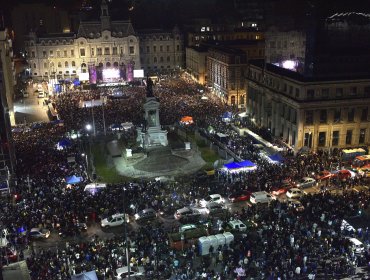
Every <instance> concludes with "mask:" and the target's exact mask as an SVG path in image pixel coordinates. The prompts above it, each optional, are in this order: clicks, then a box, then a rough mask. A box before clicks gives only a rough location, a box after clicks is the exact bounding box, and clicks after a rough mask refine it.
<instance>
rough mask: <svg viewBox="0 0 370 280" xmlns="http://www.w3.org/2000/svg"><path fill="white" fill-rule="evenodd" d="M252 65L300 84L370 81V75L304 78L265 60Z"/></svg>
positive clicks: (258, 60)
mask: <svg viewBox="0 0 370 280" xmlns="http://www.w3.org/2000/svg"><path fill="white" fill-rule="evenodd" d="M249 64H250V65H254V66H257V67H259V68H261V69H262V68H265V69H266V71H268V72H271V73H274V74H276V75H279V76H284V77H287V78H290V79H293V80H296V81H299V82H324V81H328V82H329V81H345V80H361V79H370V74H363V75H362V74H359V75H352V76H349V75H345V76H343V75H338V76H335V75H332V76H325V77H321V76H320V77H317V76H312V77H309V76H304V75H302V74H300V73H298V72H295V71H291V70H288V69H285V68H282V67H279V66H276V65H274V64H271V63H266V64H265V63H264V60H263V59H257V60H250V61H249Z"/></svg>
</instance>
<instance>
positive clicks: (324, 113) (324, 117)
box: [320, 109, 327, 123]
mask: <svg viewBox="0 0 370 280" xmlns="http://www.w3.org/2000/svg"><path fill="white" fill-rule="evenodd" d="M326 122H327V111H326V109H323V110H320V123H326Z"/></svg>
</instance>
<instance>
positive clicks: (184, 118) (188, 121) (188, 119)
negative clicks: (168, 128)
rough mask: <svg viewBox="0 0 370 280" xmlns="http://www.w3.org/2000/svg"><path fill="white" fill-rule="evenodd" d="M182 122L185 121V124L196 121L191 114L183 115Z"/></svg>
mask: <svg viewBox="0 0 370 280" xmlns="http://www.w3.org/2000/svg"><path fill="white" fill-rule="evenodd" d="M180 122H181V123H183V124H192V123H194V121H193V117H190V116H185V117H182V118H181V120H180Z"/></svg>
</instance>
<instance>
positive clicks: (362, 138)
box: [358, 128, 366, 144]
mask: <svg viewBox="0 0 370 280" xmlns="http://www.w3.org/2000/svg"><path fill="white" fill-rule="evenodd" d="M365 135H366V128H362V129H360V136H359V138H358V143H359V144H365Z"/></svg>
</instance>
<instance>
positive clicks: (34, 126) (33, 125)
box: [31, 123, 42, 129]
mask: <svg viewBox="0 0 370 280" xmlns="http://www.w3.org/2000/svg"><path fill="white" fill-rule="evenodd" d="M41 126H42V124H41V123H34V124H32V125H31V128H32V129H34V128H40V127H41Z"/></svg>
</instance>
